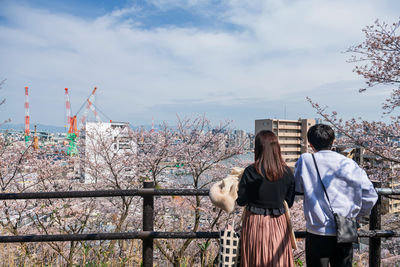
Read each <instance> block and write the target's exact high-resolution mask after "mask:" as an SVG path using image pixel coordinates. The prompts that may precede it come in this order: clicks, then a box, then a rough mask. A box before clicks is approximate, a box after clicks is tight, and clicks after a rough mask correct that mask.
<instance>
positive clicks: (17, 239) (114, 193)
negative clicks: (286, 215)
mask: <svg viewBox="0 0 400 267" xmlns="http://www.w3.org/2000/svg"><path fill="white" fill-rule="evenodd" d="M374 185H375V188H376V191H377V192H378V195H379V198H378V201H377V203H376V205H375V206H374V208H373V210H372V212H371V215H370V219H369V231H366V230H359V231H358V236H359V237H367V238H369V266H371V267H378V266H380V263H381V238H391V237H400V231H392V230H384V229H381V215H382V204H381V197H382V196H388V195H400V190H398V189H390V188H380V183H379V182H375V183H374ZM208 193H209V190H208V189H155V188H154V182H144V184H143V188H142V189H130V190H98V191H63V192H32V193H2V194H0V200H17V199H55V198H86V197H90V198H93V197H120V196H140V197H143V212H142V220H143V227H142V229H143V231H137V232H121V233H86V234H55V235H20V236H0V243H24V242H57V241H84V240H115V239H120V240H122V239H141V240H142V241H143V246H142V262H143V267H149V266H151V267H152V266H153V248H154V246H153V239H156V238H162V239H192V238H193V239H201V238H219V232H154V231H153V229H154V196H208ZM295 235H296V237H297V238H304V237H305V235H306V232H305V231H298V232H295Z"/></svg>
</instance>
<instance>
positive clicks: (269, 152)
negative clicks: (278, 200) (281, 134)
mask: <svg viewBox="0 0 400 267" xmlns="http://www.w3.org/2000/svg"><path fill="white" fill-rule="evenodd" d="M254 159H255V160H254V167H255V169H256V171H257V172H258V173H259V174H260V175H261V176H263V177H265V178H267V179H268V180H270V181H276V180H278V179H280V178H282V177H283V174H284V172H285V166H286V163H285V161H283V159H282V155H281V147H280V145H279V141H278V137H277V136H276V135H275V134H274V133H273V132H271V131H266V130H263V131H261V132H259V133H258V134H257V135H256V140H255V146H254Z"/></svg>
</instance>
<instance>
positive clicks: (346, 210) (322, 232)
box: [295, 124, 378, 267]
mask: <svg viewBox="0 0 400 267" xmlns="http://www.w3.org/2000/svg"><path fill="white" fill-rule="evenodd" d="M307 139H308V142H309V143H310V144H311V147H312V148H313V150H314V152H315V153H314V157H315V162H316V164H317V166H318V170H319V173H320V177H321V179H320V178H319V177H318V174H317V169H316V166H315V163H314V160H313V157H312V154H310V153H304V154H302V155H301V156H300V158H299V160H298V161H297V163H296V170H295V181H296V191H297V192H301V193H304V202H303V206H304V207H303V208H304V217H305V220H306V230H307V234H306V263H307V266H309V267H318V266H321V267H322V266H323V267H328V266H329V263H330V266H331V267H337V266H349V267H351V266H352V260H353V245H352V243H337V241H336V225H335V221H334V218H333V214H332V211H331V209H330V206H329V202H328V199H327V197H326V195H325V193H324V189H323V187H322V184H321V180H322V182H323V183H324V186H325V188H326V193H327V194H328V197H329V200H330V205H331V207H332V209H333V211H334V212H336V213H338V214H339V215H342V216H346V217H352V218H357V219H359V218H360V217H361V216H364V215H368V214H369V213H370V212H371V209H372V208H373V206H374V205H375V202H376V200H377V199H378V195H377V193H376V191H375V189H374V187H373V185H372V183H371V181H370V180H369V179H368V177H367V174H366V173H365V171H364V170H363V169H361V168H360V167H359V166H358V165H357V163H355V162H354V161H353V160H352V159H349V158H347V157H345V156H343V155H341V154H339V153H336V152H334V151H331V147H332V143H333V141H334V139H335V133H334V131H333V130H332V128H331V127H330V126H328V125H324V124H316V125H314V126H312V127H311V128H310V129H309V131H308V133H307Z"/></svg>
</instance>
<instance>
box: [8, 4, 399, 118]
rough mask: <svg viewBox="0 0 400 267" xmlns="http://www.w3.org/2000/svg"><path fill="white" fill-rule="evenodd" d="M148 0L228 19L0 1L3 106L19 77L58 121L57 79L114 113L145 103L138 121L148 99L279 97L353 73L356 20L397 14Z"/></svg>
mask: <svg viewBox="0 0 400 267" xmlns="http://www.w3.org/2000/svg"><path fill="white" fill-rule="evenodd" d="M389 2H390V1H389ZM153 3H155V4H156V6H157V7H158V8H160V9H163V10H168V7H169V8H173V7H175V8H176V7H181V8H184V9H186V10H188V12H195V13H198V14H205V13H207V14H208V15H209V16H211V15H212V16H213V17H214V19H215V20H216V21H221V22H222V23H226V24H232V25H234V26H235V27H236V28H235V27H233V28H234V30H232V29H230V30H229V29H226V28H224V27H222V28H212V27H203V26H202V27H196V26H195V25H192V26H190V27H178V26H175V27H174V26H171V25H169V26H165V27H163V26H162V25H158V26H156V27H143V24H142V22H141V21H140V20H137V19H135V18H136V17H135V14H136V15H137V14H140V13H141V12H144V11H143V10H142V8H139V7H137V6H135V5H133V6H132V7H127V8H124V9H118V10H114V11H110V13H108V14H105V15H104V16H102V17H98V18H95V19H84V18H80V17H76V16H72V15H69V14H63V13H50V12H49V11H46V10H43V9H39V8H33V7H29V6H23V5H17V4H14V5H8V6H4V7H2V8H1V10H2V11H0V13H1V14H0V15H1V16H3V17H4V18H5V21H6V22H7V23H3V24H0V58H1V61H2V62H6V64H2V65H1V67H0V73H1V75H4V76H5V78H7V79H8V82H7V84H6V86H5V87H6V88H7V87H9V88H13V90H15V91H14V92H13V94H10V95H9V96H8V98H9V99H10V100H11V101H15V102H16V103H15V105H14V104H13V105H12V107H9V109H10V112H11V113H16V114H17V117H16V119H15V120H17V121H18V120H20V118H22V116H23V115H22V114H23V109H22V108H20V107H19V106H18V105H20V104H21V103H22V97H23V95H22V92H23V91H22V88H23V86H24V85H25V84H29V85H31V87H32V91H31V97H32V100H31V101H33V102H35V101H36V102H35V103H32V105H31V110H32V112H33V113H35V112H36V114H35V115H36V116H37V117H40V119H41V120H43V123H53V124H61V122H62V120H63V114H64V110H63V107H64V106H63V101H64V100H63V88H64V87H70V88H71V97H72V103H73V106H75V108H77V106H79V104H80V103H82V102H83V99H84V97H86V96H87V94H88V93H89V92H90V90H91V88H92V87H93V86H95V85H97V86H98V87H99V90H98V94H99V96H98V102H99V103H98V106H100V107H102V110H103V111H105V112H106V113H107V114H110V115H109V116H111V117H113V118H118V119H116V120H130V119H131V118H132V117H135V114H142V115H143V114H145V112H146V111H148V113H149V115H143V116H148V117H147V118H144V119H143V120H146V119H147V120H149V118H151V116H152V115H153V114H151V109H152V107H154V106H157V105H177V108H178V106H179V105H180V103H184V102H185V101H189V100H192V99H199V102H200V103H205V104H206V103H220V104H221V107H222V106H223V105H234V104H235V105H237V104H239V103H237V101H238V99H241V98H251V99H268V100H273V101H284V100H285V99H287V98H290V96H291V95H292V94H294V93H296V94H301V92H307V91H309V90H311V89H313V88H320V87H321V86H322V85H324V84H328V83H335V82H337V81H342V80H350V81H351V80H357V79H358V78H357V77H356V76H355V75H354V74H353V73H352V72H351V69H352V66H351V65H349V64H348V63H346V62H345V60H346V58H348V55H343V54H342V53H341V52H342V51H344V50H345V49H346V48H347V47H348V46H349V45H351V44H355V43H358V42H360V41H361V40H362V38H363V36H362V32H361V28H362V27H364V26H365V25H368V24H371V23H372V22H373V21H374V19H375V18H376V17H379V18H382V19H385V20H388V21H392V20H394V19H395V18H396V16H397V15H396V14H394V11H393V10H390V9H388V8H387V7H385V6H384V5H382V4H381V2H375V1H363V2H362V3H360V2H358V1H344V0H343V1H334V2H333V1H317V0H305V1H251V2H249V1H246V2H243V1H229V2H223V3H222V4H220V5H219V6H218V7H217V8H216V10H217V11H214V12H213V11H210V10H209V8H210V5H211V2H210V1H188V2H187V1H178V0H173V1H166V0H157V1H153ZM210 25H212V24H210ZM0 78H1V77H0ZM19 89H20V90H19ZM354 90H355V91H356V90H357V88H354ZM19 91H21V92H19ZM337 91H338V92H340V89H338V90H337ZM19 93H21V96H19ZM343 93H346V90H343ZM323 95H324V92H321V96H323ZM323 100H324V98H323V97H322V100H321V101H323ZM326 100H327V101H329V99H326ZM18 101H19V102H18ZM9 103H10V101H9ZM34 104H36V106H35V105H34ZM378 105H379V104H378ZM47 106H48V107H49V109H52V110H54V112H51V114H49V112H48V108H47ZM17 107H18V108H17ZM21 107H22V105H21ZM38 108H40V110H41V111H38V110H37V109H38ZM35 109H36V111H34V110H35ZM242 112H246V111H245V110H244V111H242ZM160 116H162V114H160ZM232 116H234V114H232ZM164 119H169V118H164ZM221 119H223V118H221ZM136 120H137V118H136ZM139 123H143V122H139ZM250 123H251V124H252V123H253V122H250Z"/></svg>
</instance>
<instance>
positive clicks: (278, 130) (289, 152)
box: [254, 119, 315, 167]
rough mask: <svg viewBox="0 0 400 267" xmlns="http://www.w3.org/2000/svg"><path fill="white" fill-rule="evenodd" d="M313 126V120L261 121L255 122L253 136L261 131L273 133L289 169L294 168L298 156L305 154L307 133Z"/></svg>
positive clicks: (307, 146) (307, 145)
mask: <svg viewBox="0 0 400 267" xmlns="http://www.w3.org/2000/svg"><path fill="white" fill-rule="evenodd" d="M314 124H315V120H314V119H298V120H280V119H263V120H256V121H255V131H254V132H255V134H257V133H258V132H260V131H261V130H269V131H272V132H274V133H275V134H276V135H277V136H278V139H279V144H280V145H281V151H282V157H283V160H285V162H286V164H287V165H288V166H289V167H294V165H295V163H296V161H297V160H298V158H299V157H300V155H301V154H302V153H304V152H307V149H308V148H309V144H308V141H307V131H308V129H310V127H311V126H313V125H314Z"/></svg>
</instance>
